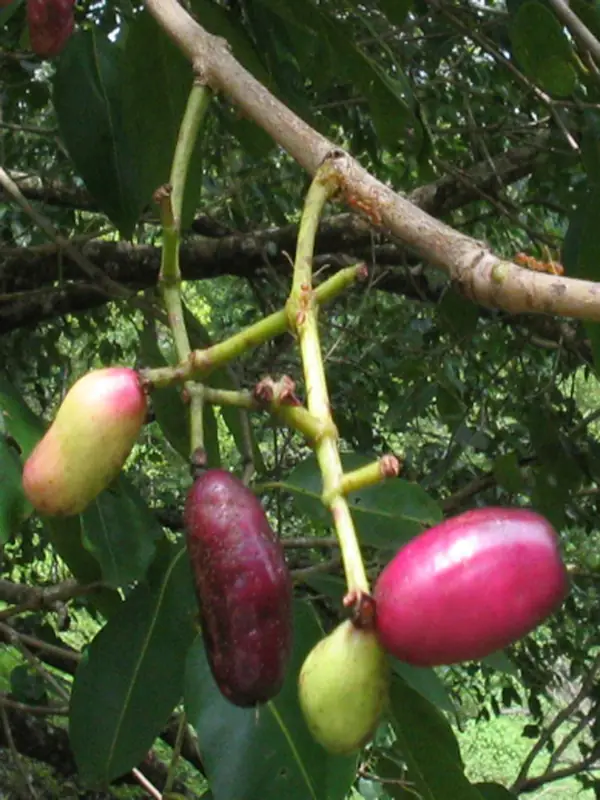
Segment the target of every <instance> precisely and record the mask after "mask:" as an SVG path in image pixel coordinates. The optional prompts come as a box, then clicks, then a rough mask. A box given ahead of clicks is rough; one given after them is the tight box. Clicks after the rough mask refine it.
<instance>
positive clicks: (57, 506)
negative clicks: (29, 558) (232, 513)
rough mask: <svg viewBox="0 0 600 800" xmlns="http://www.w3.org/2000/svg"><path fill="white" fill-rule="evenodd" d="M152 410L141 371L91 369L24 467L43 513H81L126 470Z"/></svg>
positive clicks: (25, 480) (30, 494) (30, 490)
mask: <svg viewBox="0 0 600 800" xmlns="http://www.w3.org/2000/svg"><path fill="white" fill-rule="evenodd" d="M146 413H147V400H146V395H145V393H144V391H143V389H142V387H141V385H140V381H139V378H138V375H137V373H136V372H135V371H134V370H132V369H128V368H127V367H109V368H106V369H98V370H94V371H92V372H88V373H87V375H84V376H83V377H82V378H80V379H79V380H78V381H77V382H76V383H75V384H74V385H73V386H72V387H71V389H70V390H69V391H68V392H67V395H66V397H65V399H64V400H63V402H62V403H61V405H60V407H59V409H58V412H57V414H56V417H55V419H54V421H53V423H52V425H51V426H50V428H49V429H48V431H47V432H46V434H45V435H44V436H43V438H42V439H41V440H40V441H39V442H38V444H37V446H36V447H35V449H34V450H33V452H32V453H31V455H30V456H29V458H28V459H27V461H26V462H25V466H24V467H23V489H24V491H25V494H26V496H27V498H28V499H29V501H30V502H31V504H32V505H33V507H34V508H35V509H36V510H37V511H39V512H40V513H42V514H49V515H61V516H69V515H72V514H79V513H80V512H82V511H83V510H84V509H85V508H86V506H88V505H89V503H91V502H92V500H93V499H94V498H95V497H96V496H97V495H98V494H99V493H100V492H101V491H102V490H103V489H106V488H107V486H109V485H110V484H111V483H112V482H113V480H114V479H115V478H116V477H117V475H118V474H119V472H120V471H121V469H122V467H123V464H124V463H125V461H126V460H127V456H128V455H129V453H130V452H131V449H132V447H133V445H134V443H135V440H136V439H137V436H138V434H139V432H140V429H141V427H142V424H143V422H144V420H145V417H146Z"/></svg>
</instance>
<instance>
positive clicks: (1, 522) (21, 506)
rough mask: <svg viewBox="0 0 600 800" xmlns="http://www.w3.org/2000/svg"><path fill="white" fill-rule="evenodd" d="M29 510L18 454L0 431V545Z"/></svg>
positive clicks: (12, 532)
mask: <svg viewBox="0 0 600 800" xmlns="http://www.w3.org/2000/svg"><path fill="white" fill-rule="evenodd" d="M30 511H31V507H30V505H29V503H28V502H27V500H26V498H25V494H24V492H23V486H22V483H21V460H20V458H19V454H18V453H17V451H16V449H15V447H14V446H13V445H12V444H11V443H10V442H9V441H8V440H7V438H6V436H5V435H4V434H3V433H2V432H1V431H0V545H2V544H5V543H6V542H7V541H8V540H9V539H10V537H11V536H12V535H13V534H14V533H16V531H17V530H18V528H19V525H20V524H21V522H22V521H23V520H24V519H25V518H26V517H27V516H28V514H29V513H30Z"/></svg>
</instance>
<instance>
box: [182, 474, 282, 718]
mask: <svg viewBox="0 0 600 800" xmlns="http://www.w3.org/2000/svg"><path fill="white" fill-rule="evenodd" d="M185 528H186V543H187V550H188V554H189V557H190V562H191V566H192V573H193V578H194V585H195V588H196V595H197V597H198V603H199V608H200V622H201V626H202V635H203V639H204V645H205V648H206V655H207V659H208V663H209V665H210V669H211V672H212V674H213V676H214V678H215V681H216V683H217V686H218V687H219V690H220V691H221V693H222V694H223V696H224V697H226V698H227V699H228V700H229V701H230V702H231V703H233V704H234V705H237V706H241V707H252V706H256V705H258V704H261V703H266V702H267V701H268V700H271V699H272V698H273V697H275V696H276V695H277V694H278V693H279V691H280V689H281V687H282V685H283V681H284V678H285V674H286V670H287V666H288V663H289V659H290V655H291V650H292V626H293V623H292V581H291V576H290V574H289V571H288V568H287V565H286V563H285V558H284V554H283V548H282V546H281V543H280V541H279V539H278V538H277V536H276V535H275V533H274V532H273V530H272V529H271V526H270V525H269V522H268V520H267V517H266V514H265V512H264V510H263V508H262V506H261V504H260V501H259V500H258V498H257V497H256V496H255V495H254V494H253V493H252V491H250V489H248V488H247V487H246V486H245V485H244V484H243V483H242V482H241V481H240V480H239V479H238V478H236V477H235V476H234V475H232V474H231V473H229V472H227V471H225V470H222V469H211V470H208V471H206V472H204V473H202V474H200V476H199V477H197V478H196V480H195V481H194V484H193V486H192V487H191V489H190V491H189V493H188V497H187V502H186V507H185Z"/></svg>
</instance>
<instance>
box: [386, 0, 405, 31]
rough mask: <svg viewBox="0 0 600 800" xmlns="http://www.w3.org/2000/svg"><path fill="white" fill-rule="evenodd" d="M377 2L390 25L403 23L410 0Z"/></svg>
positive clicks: (399, 25)
mask: <svg viewBox="0 0 600 800" xmlns="http://www.w3.org/2000/svg"><path fill="white" fill-rule="evenodd" d="M378 2H379V5H380V7H381V9H382V11H383V13H384V14H385V15H386V17H387V18H388V19H389V21H390V22H391V23H392V25H398V27H401V26H402V25H404V22H405V21H406V16H407V14H408V12H409V11H410V8H411V6H412V0H378Z"/></svg>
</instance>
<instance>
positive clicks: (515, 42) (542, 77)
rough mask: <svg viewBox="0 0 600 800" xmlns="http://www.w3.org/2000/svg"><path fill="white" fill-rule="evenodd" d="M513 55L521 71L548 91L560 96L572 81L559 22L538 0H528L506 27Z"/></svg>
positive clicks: (567, 48)
mask: <svg viewBox="0 0 600 800" xmlns="http://www.w3.org/2000/svg"><path fill="white" fill-rule="evenodd" d="M510 38H511V41H512V46H513V52H514V55H515V58H516V59H517V61H518V62H519V63H520V65H521V67H522V68H523V70H524V71H525V73H526V74H527V75H528V76H529V77H530V78H532V79H533V80H535V81H537V82H538V83H539V84H540V86H541V87H542V88H543V89H545V90H546V91H548V92H551V93H552V94H555V95H558V96H559V97H564V96H566V95H569V94H571V92H572V91H573V90H574V88H575V84H576V79H577V76H576V73H575V69H574V67H573V63H572V60H573V50H572V48H571V45H570V43H569V40H568V39H567V37H566V36H565V34H564V32H563V29H562V26H561V24H560V23H559V22H558V20H557V19H556V17H555V16H554V15H553V13H552V12H551V11H550V9H549V8H547V7H546V6H544V5H542V3H540V2H538V0H528V2H526V3H523V5H522V6H520V8H519V10H518V11H517V13H516V15H515V17H514V19H513V20H512V24H511V27H510Z"/></svg>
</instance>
